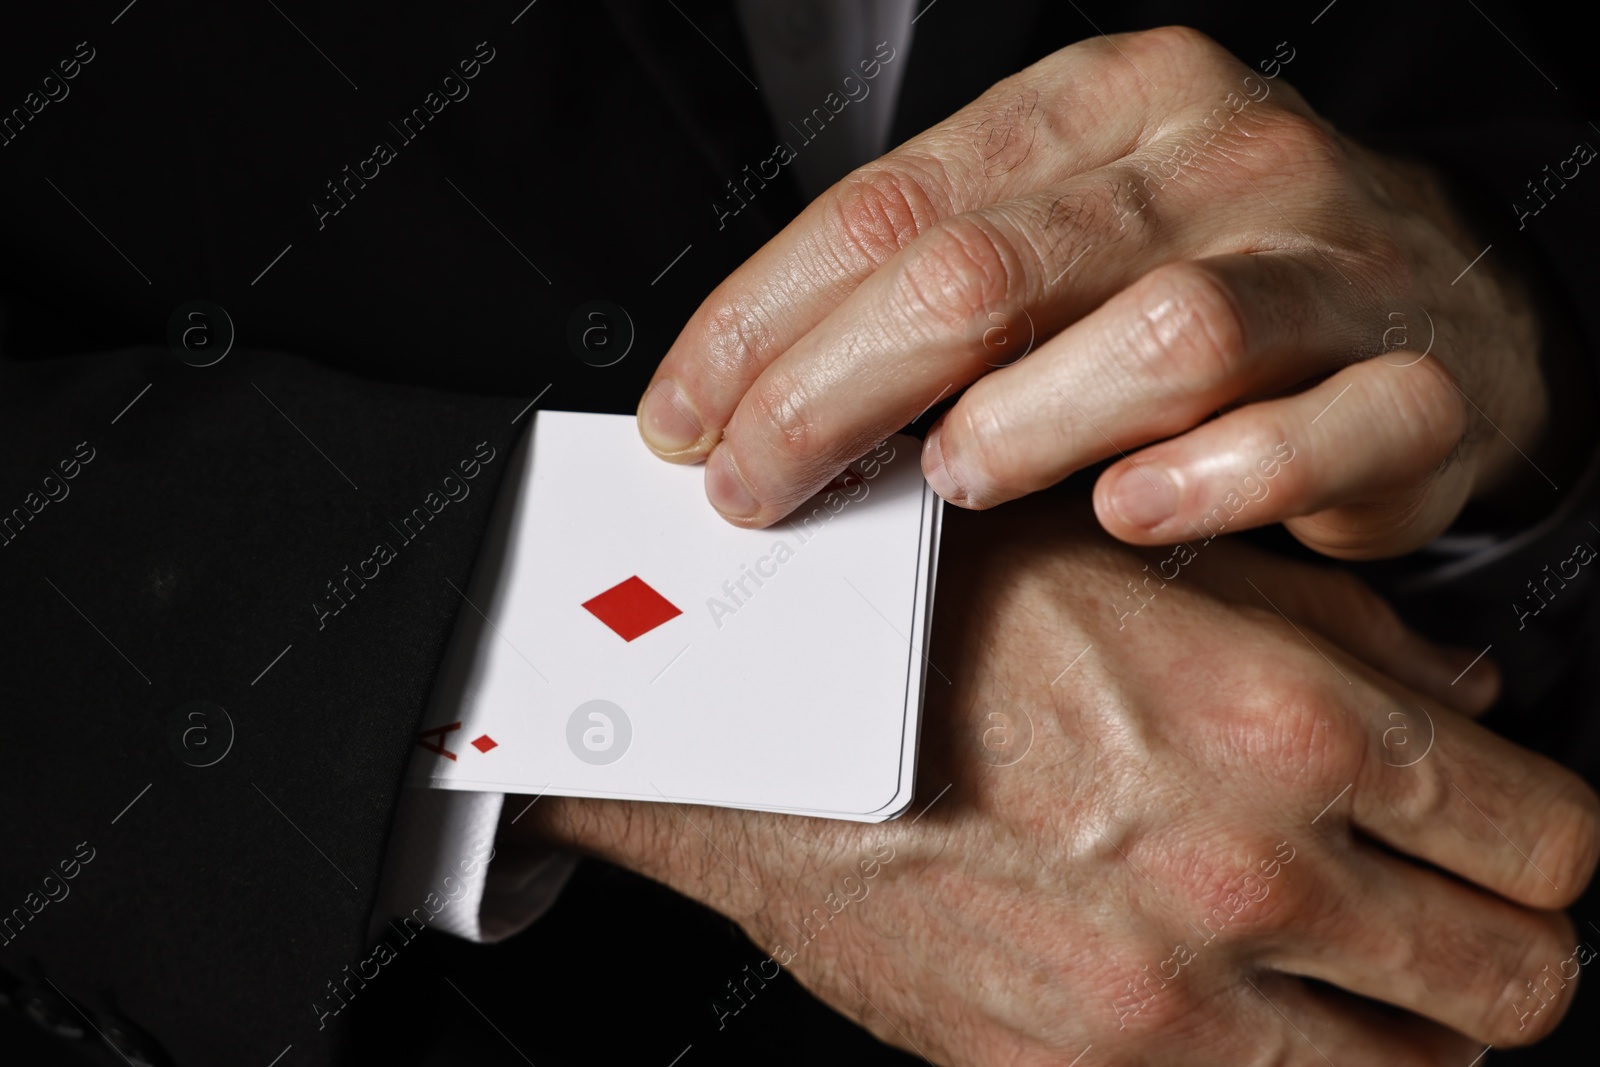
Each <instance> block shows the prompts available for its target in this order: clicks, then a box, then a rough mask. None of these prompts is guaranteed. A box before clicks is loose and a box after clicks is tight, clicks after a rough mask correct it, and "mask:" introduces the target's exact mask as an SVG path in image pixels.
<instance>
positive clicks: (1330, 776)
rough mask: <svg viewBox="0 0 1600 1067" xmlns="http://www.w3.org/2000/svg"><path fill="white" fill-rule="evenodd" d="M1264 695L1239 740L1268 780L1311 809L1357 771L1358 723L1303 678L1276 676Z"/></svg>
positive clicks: (1361, 754) (1360, 756)
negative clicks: (1261, 705)
mask: <svg viewBox="0 0 1600 1067" xmlns="http://www.w3.org/2000/svg"><path fill="white" fill-rule="evenodd" d="M1264 695H1265V697H1266V700H1265V705H1264V708H1263V709H1262V713H1261V714H1257V715H1254V716H1251V717H1250V718H1249V719H1248V720H1247V722H1246V723H1245V729H1244V730H1242V731H1241V733H1240V737H1239V742H1238V743H1240V744H1243V745H1246V746H1248V747H1249V749H1251V750H1253V753H1254V754H1255V755H1256V757H1257V758H1259V759H1261V761H1262V762H1261V764H1260V766H1261V771H1262V773H1263V774H1264V775H1265V776H1266V777H1267V778H1268V779H1269V780H1271V781H1273V782H1275V784H1277V785H1279V786H1280V787H1282V788H1285V789H1288V790H1290V791H1291V795H1298V796H1300V797H1301V798H1302V800H1303V801H1304V803H1306V804H1308V805H1311V806H1312V808H1313V810H1315V809H1317V808H1320V807H1322V806H1323V805H1324V804H1326V803H1327V799H1328V797H1330V796H1332V795H1333V792H1335V791H1337V790H1339V789H1342V788H1344V787H1345V786H1347V785H1348V784H1349V783H1351V782H1354V781H1355V780H1356V778H1357V776H1358V775H1359V773H1360V770H1361V766H1362V764H1363V762H1364V760H1365V759H1366V738H1365V736H1364V735H1363V733H1362V730H1361V727H1360V724H1359V723H1357V722H1356V721H1355V720H1354V718H1353V717H1352V716H1350V715H1348V714H1347V713H1346V712H1345V711H1344V710H1343V708H1342V707H1341V706H1340V704H1339V702H1338V701H1337V700H1336V699H1334V698H1332V697H1330V696H1328V695H1327V694H1326V693H1324V692H1322V691H1321V689H1320V688H1319V687H1316V686H1312V685H1310V684H1309V683H1307V682H1305V681H1304V680H1302V681H1300V682H1296V683H1292V684H1291V683H1286V682H1284V681H1282V680H1276V681H1274V682H1272V683H1269V684H1268V685H1267V686H1266V687H1265V691H1264ZM1325 794H1326V795H1325Z"/></svg>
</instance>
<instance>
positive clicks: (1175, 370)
mask: <svg viewBox="0 0 1600 1067" xmlns="http://www.w3.org/2000/svg"><path fill="white" fill-rule="evenodd" d="M1134 298H1135V300H1136V307H1137V309H1138V315H1137V319H1136V323H1135V330H1136V334H1137V336H1136V340H1135V344H1134V345H1133V351H1134V352H1135V353H1137V354H1138V356H1139V357H1140V358H1141V360H1142V362H1143V364H1144V365H1143V371H1144V373H1145V374H1146V375H1147V376H1148V377H1149V378H1151V379H1152V380H1154V381H1158V382H1160V383H1162V385H1163V386H1164V387H1165V388H1168V389H1171V390H1173V391H1184V392H1202V393H1203V392H1209V391H1212V390H1215V389H1217V388H1219V387H1220V386H1222V385H1225V384H1226V383H1228V382H1231V381H1233V380H1234V379H1235V378H1236V377H1237V376H1238V375H1239V374H1240V372H1241V371H1243V370H1244V367H1245V363H1246V360H1247V359H1248V352H1249V344H1250V339H1249V336H1248V332H1247V329H1246V323H1245V316H1244V312H1243V310H1242V308H1241V307H1240V304H1239V301H1238V299H1237V298H1236V297H1235V296H1234V294H1233V292H1232V291H1231V290H1230V289H1229V287H1228V285H1227V283H1226V282H1225V281H1224V280H1223V279H1222V278H1221V277H1220V276H1219V275H1218V274H1217V273H1216V272H1215V271H1213V270H1211V269H1209V268H1207V267H1206V266H1204V265H1202V264H1199V263H1192V262H1184V263H1174V264H1170V265H1168V266H1165V267H1161V268H1158V269H1157V270H1155V271H1152V272H1151V273H1150V274H1148V275H1146V276H1145V278H1144V280H1143V281H1141V282H1140V283H1139V285H1138V286H1137V289H1136V293H1135V297H1134Z"/></svg>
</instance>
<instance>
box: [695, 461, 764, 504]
mask: <svg viewBox="0 0 1600 1067" xmlns="http://www.w3.org/2000/svg"><path fill="white" fill-rule="evenodd" d="M706 497H707V498H708V499H710V501H711V506H712V507H714V508H716V509H717V510H718V511H720V512H722V513H723V514H724V515H726V516H728V517H729V518H731V519H748V518H749V517H750V516H752V515H754V514H755V513H756V512H757V511H758V510H760V508H761V505H760V504H758V503H756V498H755V497H753V496H751V495H750V490H748V489H746V488H745V485H744V479H742V478H740V477H739V472H738V471H736V470H734V468H733V457H732V456H730V455H729V454H728V450H727V449H726V448H719V449H717V450H716V451H715V452H713V453H712V454H711V459H710V460H709V461H707V463H706Z"/></svg>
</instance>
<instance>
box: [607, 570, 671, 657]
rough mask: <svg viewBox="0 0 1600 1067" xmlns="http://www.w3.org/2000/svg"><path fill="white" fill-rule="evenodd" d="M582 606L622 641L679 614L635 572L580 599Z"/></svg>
mask: <svg viewBox="0 0 1600 1067" xmlns="http://www.w3.org/2000/svg"><path fill="white" fill-rule="evenodd" d="M583 606H584V607H585V608H586V609H588V611H589V614H591V615H593V616H594V617H595V618H597V619H599V620H600V621H601V622H603V623H605V624H606V625H607V626H609V627H611V629H612V630H614V631H615V632H616V634H617V636H618V637H620V638H622V639H623V640H624V641H632V640H633V639H634V638H635V637H639V636H640V635H642V634H647V633H649V632H650V631H651V630H654V629H655V628H656V627H657V626H660V625H661V624H662V623H664V622H666V621H667V620H668V619H675V618H677V617H678V616H679V615H682V614H683V612H682V611H680V610H679V609H678V606H677V605H676V604H674V603H673V602H672V601H670V600H668V599H667V598H666V597H664V596H662V595H661V594H660V593H658V592H656V591H655V590H654V589H652V588H650V587H649V586H648V585H646V584H645V583H644V580H643V579H642V578H640V577H639V576H638V575H634V576H633V577H632V578H629V579H628V580H627V581H625V582H620V583H618V584H617V585H614V586H612V587H611V588H610V589H607V590H606V591H605V592H603V593H601V594H600V595H599V596H597V597H595V598H594V599H592V600H586V601H584V602H583Z"/></svg>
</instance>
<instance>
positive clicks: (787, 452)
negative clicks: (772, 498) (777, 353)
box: [746, 373, 822, 488]
mask: <svg viewBox="0 0 1600 1067" xmlns="http://www.w3.org/2000/svg"><path fill="white" fill-rule="evenodd" d="M746 399H747V400H748V401H749V405H750V408H749V416H750V419H751V420H752V421H753V422H754V426H753V427H750V429H753V430H754V431H755V436H756V438H757V439H759V441H760V442H761V448H762V450H763V451H767V452H770V453H772V454H773V455H775V457H776V458H777V459H778V461H779V462H780V463H783V464H786V465H788V467H789V468H790V469H794V468H797V467H798V468H808V467H809V466H811V465H812V464H814V463H816V462H817V461H818V457H819V453H820V449H821V447H822V430H821V427H820V426H819V425H818V422H817V418H816V415H815V413H814V411H813V406H812V405H811V404H810V403H809V402H808V398H807V396H806V391H805V389H804V387H803V386H802V384H801V383H800V382H799V381H797V380H796V379H795V378H794V377H793V376H791V375H788V374H781V373H780V374H770V375H767V376H765V377H763V378H762V380H761V381H760V382H758V383H757V385H756V386H755V388H753V389H751V390H750V392H749V394H748V395H747V397H746ZM752 488H756V487H754V486H752Z"/></svg>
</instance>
